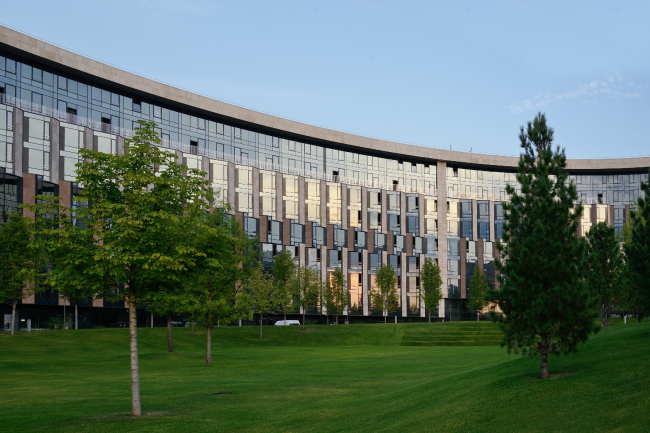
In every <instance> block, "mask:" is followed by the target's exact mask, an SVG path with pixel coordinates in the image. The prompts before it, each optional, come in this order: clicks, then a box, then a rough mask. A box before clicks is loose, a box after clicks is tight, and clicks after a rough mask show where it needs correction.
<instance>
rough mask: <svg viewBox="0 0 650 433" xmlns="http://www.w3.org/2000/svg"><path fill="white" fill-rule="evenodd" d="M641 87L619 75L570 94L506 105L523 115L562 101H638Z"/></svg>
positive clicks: (547, 94)
mask: <svg viewBox="0 0 650 433" xmlns="http://www.w3.org/2000/svg"><path fill="white" fill-rule="evenodd" d="M641 90H642V86H641V85H640V84H636V83H634V81H632V80H626V79H624V78H623V77H622V76H621V75H620V74H616V75H613V76H610V77H607V78H606V79H604V80H593V81H591V82H590V83H588V84H580V85H579V86H578V88H577V89H576V90H574V91H572V92H566V93H557V94H554V93H551V92H542V93H538V94H537V95H535V96H534V97H533V98H530V99H524V100H523V101H517V102H516V103H514V104H510V105H508V109H509V110H510V111H511V112H512V113H514V114H517V113H523V112H526V111H537V110H540V109H542V108H544V107H546V106H547V105H550V104H553V103H559V102H562V101H571V100H585V101H591V102H595V101H596V100H597V99H598V98H602V97H610V98H619V99H638V98H641V96H642V94H641Z"/></svg>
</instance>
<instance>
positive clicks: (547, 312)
mask: <svg viewBox="0 0 650 433" xmlns="http://www.w3.org/2000/svg"><path fill="white" fill-rule="evenodd" d="M519 138H520V141H521V147H522V149H523V153H522V154H521V157H520V159H519V166H518V173H517V181H518V182H519V183H520V184H521V192H517V191H516V190H515V189H514V188H513V187H512V186H511V185H507V187H506V192H507V193H508V194H509V195H511V202H510V203H504V204H503V209H504V212H505V214H506V221H505V224H504V235H503V240H504V243H501V242H498V243H497V248H498V249H499V251H500V252H501V259H500V260H497V261H496V268H497V271H498V278H499V282H500V284H501V289H500V290H499V291H496V290H491V291H490V292H489V300H490V301H492V302H496V303H497V304H498V306H499V307H500V309H501V311H502V313H503V314H500V315H497V314H492V315H491V318H492V319H493V320H495V321H496V322H498V323H499V324H500V325H501V328H502V329H503V331H504V333H505V344H507V345H508V347H509V348H510V347H511V346H512V344H513V343H514V340H515V339H516V341H518V344H519V346H520V348H521V349H522V353H524V354H526V353H527V354H532V355H539V356H540V358H541V368H542V378H548V354H557V353H568V352H574V351H576V350H577V345H578V343H580V342H585V341H586V340H587V338H588V336H589V334H590V333H592V332H595V331H597V330H598V328H597V327H596V326H595V325H594V319H595V317H596V315H597V313H596V308H595V301H596V300H595V298H594V297H592V295H591V292H590V291H589V289H588V287H587V286H586V284H585V278H586V272H587V261H586V241H585V240H584V239H582V238H580V237H578V236H577V230H578V222H579V221H578V219H579V218H580V216H581V215H582V210H583V209H582V205H577V206H574V202H576V201H577V200H578V196H577V192H576V187H575V185H574V184H573V183H570V182H569V181H568V173H567V172H566V170H565V169H566V156H565V153H564V150H560V148H559V147H558V148H556V149H555V150H553V148H552V142H553V129H551V128H548V127H547V125H546V118H545V116H544V115H543V114H541V113H539V114H538V115H537V117H535V119H534V120H533V122H528V127H527V130H526V132H524V128H523V127H521V132H520V135H519Z"/></svg>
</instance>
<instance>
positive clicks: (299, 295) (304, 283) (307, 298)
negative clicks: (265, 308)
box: [291, 266, 323, 331]
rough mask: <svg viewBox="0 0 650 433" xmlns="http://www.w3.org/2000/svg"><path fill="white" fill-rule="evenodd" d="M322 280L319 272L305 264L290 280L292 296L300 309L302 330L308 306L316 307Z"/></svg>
mask: <svg viewBox="0 0 650 433" xmlns="http://www.w3.org/2000/svg"><path fill="white" fill-rule="evenodd" d="M322 285H323V281H322V280H321V278H320V272H318V271H317V270H316V269H311V268H308V267H306V266H300V267H299V268H298V270H297V271H296V274H295V275H294V278H293V280H292V282H291V289H292V292H293V298H294V299H295V300H296V304H297V305H298V308H300V309H301V310H302V330H303V331H304V330H305V318H306V314H307V310H308V309H309V308H310V307H313V308H316V307H317V306H318V300H319V297H320V294H321V288H322Z"/></svg>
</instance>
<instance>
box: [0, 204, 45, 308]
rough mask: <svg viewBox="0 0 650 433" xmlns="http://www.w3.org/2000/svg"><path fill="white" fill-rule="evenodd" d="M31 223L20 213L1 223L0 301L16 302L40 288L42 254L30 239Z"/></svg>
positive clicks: (43, 263) (32, 233) (31, 234)
mask: <svg viewBox="0 0 650 433" xmlns="http://www.w3.org/2000/svg"><path fill="white" fill-rule="evenodd" d="M34 234H35V232H34V226H33V224H32V222H31V221H30V220H29V219H28V218H26V217H24V216H22V213H20V212H13V213H11V214H9V218H8V219H7V221H6V222H5V223H3V224H2V225H0V301H10V302H11V303H13V302H14V301H18V300H20V299H23V298H24V297H25V296H30V295H33V294H34V293H36V292H38V291H39V290H42V284H40V283H41V281H42V278H41V277H42V274H41V273H40V272H41V271H42V270H43V269H44V267H45V261H44V256H43V255H42V254H41V251H40V249H39V248H38V247H37V245H36V244H35V243H34V242H33V241H32V238H33V236H34Z"/></svg>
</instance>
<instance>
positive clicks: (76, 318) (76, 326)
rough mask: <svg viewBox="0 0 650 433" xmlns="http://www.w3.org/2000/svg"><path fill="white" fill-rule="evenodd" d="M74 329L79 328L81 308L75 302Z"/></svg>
mask: <svg viewBox="0 0 650 433" xmlns="http://www.w3.org/2000/svg"><path fill="white" fill-rule="evenodd" d="M74 329H79V309H78V308H77V304H74Z"/></svg>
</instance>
